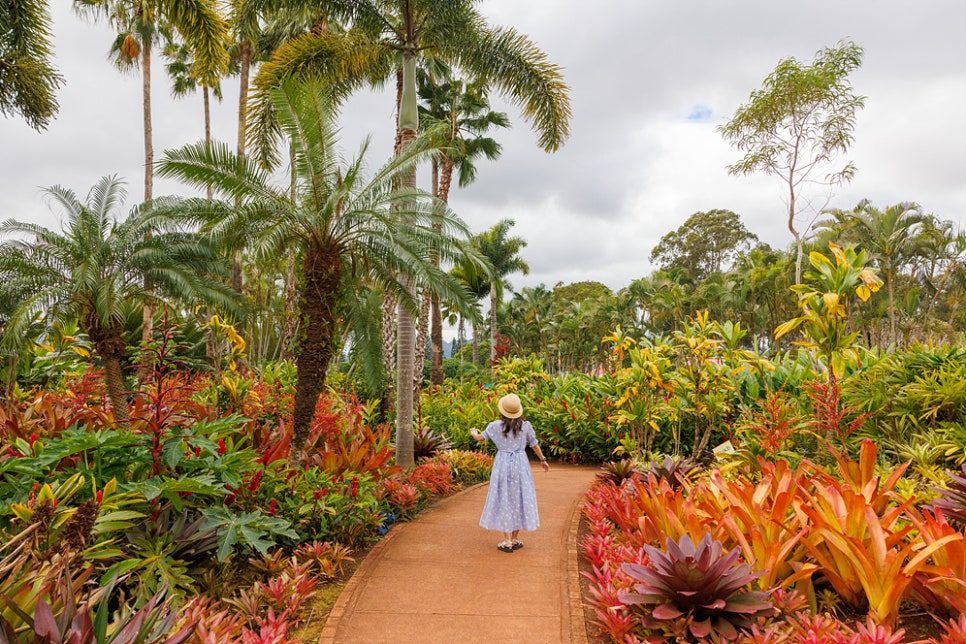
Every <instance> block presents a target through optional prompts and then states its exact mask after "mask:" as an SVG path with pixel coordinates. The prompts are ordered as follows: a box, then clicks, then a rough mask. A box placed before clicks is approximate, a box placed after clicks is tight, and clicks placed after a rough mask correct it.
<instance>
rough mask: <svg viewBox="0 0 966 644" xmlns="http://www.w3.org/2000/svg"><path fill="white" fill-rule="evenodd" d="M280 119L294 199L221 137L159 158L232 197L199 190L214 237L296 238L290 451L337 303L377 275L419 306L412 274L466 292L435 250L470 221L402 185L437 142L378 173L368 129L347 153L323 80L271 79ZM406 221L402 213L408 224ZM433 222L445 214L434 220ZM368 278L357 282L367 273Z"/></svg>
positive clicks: (451, 247) (456, 253)
mask: <svg viewBox="0 0 966 644" xmlns="http://www.w3.org/2000/svg"><path fill="white" fill-rule="evenodd" d="M271 95H272V101H273V108H274V113H275V115H276V118H277V119H278V124H279V126H280V128H281V131H282V132H283V133H284V134H285V135H286V137H287V138H288V139H289V147H290V149H291V150H292V156H293V159H294V161H295V167H294V173H295V176H296V179H297V183H296V199H295V201H294V203H293V201H292V200H291V198H290V194H289V188H288V186H285V187H278V186H275V185H274V184H273V180H272V173H271V171H269V170H266V169H265V168H262V167H260V166H259V165H258V164H257V163H255V162H253V161H252V160H250V159H247V158H240V157H239V156H238V155H236V154H234V153H233V152H231V151H230V150H229V149H228V147H227V146H225V145H211V146H206V145H204V144H203V143H202V144H196V145H190V146H185V147H183V148H181V149H178V150H173V151H169V152H167V153H166V154H165V157H164V159H163V160H162V161H161V163H160V164H159V168H158V171H159V173H160V174H161V175H162V176H171V177H177V178H179V179H182V180H184V181H186V182H188V183H190V184H193V185H196V186H200V187H204V186H207V185H209V184H210V185H212V186H213V187H214V188H215V191H216V192H217V193H218V194H220V195H223V196H225V197H226V198H227V199H228V200H229V202H233V201H234V200H235V199H236V198H240V200H241V206H240V207H228V206H227V204H226V203H225V202H221V203H214V202H208V201H203V202H194V203H193V204H192V206H193V207H194V210H195V214H196V215H197V216H202V217H205V216H207V217H211V221H210V223H209V225H208V226H207V228H206V231H207V232H209V233H210V234H212V235H214V236H216V237H218V236H221V235H225V234H236V233H237V231H238V230H239V229H244V230H247V231H249V235H250V238H251V240H252V241H251V243H252V245H253V247H254V248H255V249H256V251H257V252H259V251H260V252H266V253H267V252H272V251H276V250H277V249H279V248H295V249H298V251H299V254H300V256H301V257H302V258H303V262H302V266H301V270H300V273H301V274H300V279H299V284H300V291H299V316H300V317H301V320H302V323H301V328H300V337H299V348H298V352H297V358H296V370H297V382H296V394H295V407H294V412H293V438H292V453H291V456H290V461H291V462H293V463H294V462H295V461H297V460H298V458H299V457H300V455H301V452H302V450H303V448H304V445H305V440H306V438H307V436H308V433H309V429H310V428H311V423H312V417H313V415H314V413H315V407H316V404H317V402H318V397H319V394H320V393H321V392H322V390H323V388H324V386H325V376H326V372H327V370H328V367H329V364H330V362H331V361H332V359H333V357H334V356H335V355H336V345H337V338H338V337H339V329H340V321H339V319H338V316H337V312H338V310H339V307H340V305H342V304H343V303H344V300H345V298H346V296H347V295H348V294H351V293H353V292H354V291H355V290H357V289H360V288H365V287H366V286H367V285H368V284H369V283H371V282H372V281H373V280H375V279H378V280H379V284H380V286H381V287H382V288H383V289H385V290H386V291H389V292H391V293H392V294H393V295H394V296H395V297H397V298H399V301H400V302H401V303H402V305H403V306H404V307H405V308H406V310H407V311H408V312H410V313H411V312H412V311H413V310H415V308H416V307H417V304H416V303H415V302H414V301H413V298H412V297H411V295H410V289H409V288H408V283H409V282H410V281H411V282H414V283H417V284H419V285H426V286H429V287H431V288H433V289H435V290H438V291H440V292H442V293H444V294H445V295H446V297H447V298H450V299H452V300H453V301H461V300H462V301H465V300H466V296H465V294H464V292H463V290H462V289H461V288H460V286H459V284H457V283H456V281H455V280H454V279H452V278H451V277H450V276H449V275H447V274H446V273H444V272H442V271H440V270H439V269H438V268H437V267H434V266H433V265H432V264H431V263H430V261H429V257H430V255H431V253H434V252H435V253H438V254H439V255H440V257H443V258H446V259H449V260H453V259H461V260H462V259H464V257H465V252H464V248H463V247H462V245H461V243H460V242H459V240H458V239H457V237H456V236H460V235H461V236H466V235H467V233H468V231H467V229H466V227H465V226H464V225H463V223H462V222H461V221H460V220H459V219H458V218H456V216H455V215H454V214H453V213H452V212H450V211H449V210H447V209H445V208H441V207H439V205H438V204H436V203H434V202H432V201H431V199H429V198H428V197H429V196H428V195H426V194H425V193H423V192H421V191H419V190H415V189H411V188H407V187H404V186H400V183H399V181H398V178H399V176H400V175H401V174H403V173H406V172H409V171H410V168H411V167H412V166H413V165H414V164H415V163H417V162H418V161H419V160H421V159H425V158H426V157H427V155H428V154H429V153H430V149H429V148H428V146H427V145H426V143H425V142H424V141H417V143H416V144H415V145H413V146H411V148H410V149H409V150H408V151H407V153H406V154H403V155H398V156H397V157H395V158H393V159H392V160H390V161H389V162H388V163H386V164H385V165H384V166H383V167H382V168H380V169H378V170H377V171H376V172H375V173H373V175H372V176H371V178H367V177H366V176H365V172H364V170H365V168H364V160H365V153H366V149H367V146H368V141H366V143H364V144H363V146H362V147H361V149H360V151H359V155H358V156H357V157H356V158H355V159H354V160H351V161H348V162H344V161H343V159H342V157H341V155H340V153H339V151H338V148H337V143H338V140H337V127H336V122H335V121H336V110H335V106H334V103H333V100H332V98H331V96H330V95H329V94H327V93H326V92H325V91H324V90H323V89H322V86H321V84H320V83H311V84H301V83H298V82H297V81H294V80H291V79H290V80H288V81H286V82H285V83H283V84H282V85H281V86H280V87H279V88H276V89H274V90H272V91H271ZM402 222H406V223H405V225H404V224H403V223H402ZM434 224H438V225H440V227H441V228H440V229H439V230H436V229H435V228H434ZM360 281H362V283H360Z"/></svg>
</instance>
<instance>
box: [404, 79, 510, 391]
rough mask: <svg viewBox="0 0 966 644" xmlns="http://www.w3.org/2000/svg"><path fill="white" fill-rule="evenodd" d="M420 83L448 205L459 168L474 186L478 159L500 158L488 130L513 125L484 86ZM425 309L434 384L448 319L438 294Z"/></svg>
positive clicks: (423, 122)
mask: <svg viewBox="0 0 966 644" xmlns="http://www.w3.org/2000/svg"><path fill="white" fill-rule="evenodd" d="M417 81H418V93H419V98H420V100H421V105H420V106H419V117H420V127H421V129H424V130H429V131H436V132H438V133H439V139H438V141H437V145H438V147H439V148H440V149H441V150H442V154H441V155H440V156H439V157H434V158H433V160H432V186H433V194H434V195H436V198H437V199H439V200H440V201H441V202H442V203H449V192H450V187H451V186H452V183H453V172H454V170H455V171H456V173H457V177H458V182H459V186H460V187H461V188H465V187H466V186H468V185H470V184H471V183H472V182H473V180H474V179H475V178H476V164H475V163H474V162H475V161H476V160H477V159H479V158H481V157H485V158H487V159H489V160H491V161H493V160H496V159H498V158H499V156H500V151H501V146H500V144H499V143H498V142H497V141H496V140H495V139H493V138H490V137H488V136H484V135H485V133H486V132H487V131H488V130H489V129H490V128H492V127H509V125H510V120H509V118H508V117H507V115H506V114H505V113H504V112H495V111H493V110H490V104H489V101H488V100H487V96H486V88H485V87H481V86H479V85H477V84H475V83H464V82H463V81H461V80H459V79H453V78H451V77H448V78H447V79H446V80H444V81H442V82H437V81H436V80H435V79H434V78H433V77H432V75H431V74H428V73H425V72H424V73H421V74H419V75H418V78H417ZM420 312H421V316H420V325H419V331H420V332H419V335H418V336H417V341H416V348H417V350H419V349H420V348H421V347H422V346H423V344H424V343H425V331H424V329H425V328H426V327H427V326H430V325H429V324H427V323H429V322H431V327H432V333H431V345H432V352H431V362H430V370H429V374H430V375H429V381H430V383H431V384H433V385H437V386H438V385H442V384H443V319H442V314H441V310H440V303H439V298H437V297H432V296H431V295H430V294H429V293H425V294H424V295H423V307H422V309H421V311H420ZM427 314H429V315H427ZM427 318H430V319H427ZM417 362H418V361H417Z"/></svg>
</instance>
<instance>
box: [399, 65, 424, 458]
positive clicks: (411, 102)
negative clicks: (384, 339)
mask: <svg viewBox="0 0 966 644" xmlns="http://www.w3.org/2000/svg"><path fill="white" fill-rule="evenodd" d="M402 67H403V72H402V81H403V84H402V93H401V96H400V103H399V135H400V136H399V152H400V154H402V153H404V152H405V151H406V150H407V148H408V147H409V146H410V145H411V144H412V142H413V140H414V139H415V138H416V130H417V128H418V127H419V116H418V112H417V110H416V57H415V55H414V54H413V53H412V52H403V62H402ZM400 183H401V184H402V186H403V187H408V188H415V187H416V169H415V168H413V169H412V170H410V171H409V172H408V173H407V174H406V176H404V177H402V178H401V179H400ZM403 279H404V280H405V283H406V284H407V288H408V289H409V290H410V291H411V290H412V288H413V285H412V282H411V280H410V279H409V278H405V277H404V278H403ZM396 319H397V320H398V332H397V335H396V464H397V465H399V466H401V467H403V468H409V467H412V465H413V459H414V456H413V395H414V394H413V391H412V383H413V358H414V355H415V354H414V350H415V347H414V345H415V340H416V338H415V335H416V333H415V324H414V322H413V318H412V316H411V315H410V314H409V311H407V310H406V308H405V307H404V306H403V305H402V303H400V304H399V306H398V307H397V311H396Z"/></svg>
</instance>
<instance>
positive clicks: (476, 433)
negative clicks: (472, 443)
mask: <svg viewBox="0 0 966 644" xmlns="http://www.w3.org/2000/svg"><path fill="white" fill-rule="evenodd" d="M470 436H472V437H473V438H474V439H476V440H478V441H482V440H486V439H485V438H483V434H481V433H480V430H478V429H477V428H476V427H470Z"/></svg>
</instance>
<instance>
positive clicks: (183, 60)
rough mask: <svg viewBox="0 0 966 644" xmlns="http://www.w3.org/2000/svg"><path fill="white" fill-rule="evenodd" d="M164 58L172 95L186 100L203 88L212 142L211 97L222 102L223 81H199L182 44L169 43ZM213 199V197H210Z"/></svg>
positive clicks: (206, 130) (165, 47)
mask: <svg viewBox="0 0 966 644" xmlns="http://www.w3.org/2000/svg"><path fill="white" fill-rule="evenodd" d="M163 55H164V57H165V58H166V59H167V60H168V62H167V64H166V65H165V69H167V72H168V76H169V77H170V78H171V94H172V95H173V96H174V97H175V98H184V97H186V96H188V95H190V94H194V93H195V92H196V91H197V90H198V87H199V86H200V87H201V98H202V107H203V110H204V124H205V140H206V141H211V96H212V95H214V97H215V98H216V99H218V100H219V101H221V99H222V94H221V81H220V80H219V81H216V82H215V84H214V85H209V84H208V81H206V80H204V79H199V78H198V76H197V69H196V67H195V64H194V61H193V60H192V59H191V52H190V51H189V50H188V48H187V47H185V46H184V44H182V43H176V42H168V43H166V44H165V46H164V50H163ZM208 198H209V199H211V195H210V194H209V195H208Z"/></svg>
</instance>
